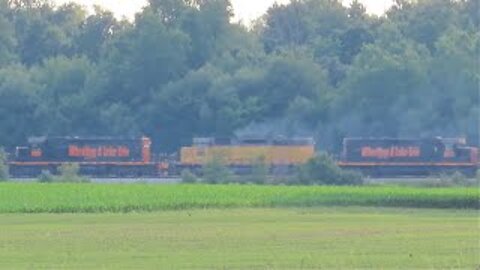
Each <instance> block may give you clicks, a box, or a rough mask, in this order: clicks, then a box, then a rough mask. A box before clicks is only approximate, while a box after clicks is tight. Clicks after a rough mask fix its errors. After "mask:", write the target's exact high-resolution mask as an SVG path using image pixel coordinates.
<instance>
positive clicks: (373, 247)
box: [0, 207, 480, 269]
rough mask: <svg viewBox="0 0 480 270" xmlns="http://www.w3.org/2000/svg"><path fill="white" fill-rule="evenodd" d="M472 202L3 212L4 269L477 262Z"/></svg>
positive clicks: (469, 265) (471, 265)
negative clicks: (463, 206) (463, 205)
mask: <svg viewBox="0 0 480 270" xmlns="http://www.w3.org/2000/svg"><path fill="white" fill-rule="evenodd" d="M478 222H479V219H478V215H477V211H476V210H448V209H436V210H435V209H433V210H427V209H402V208H362V207H329V208H324V207H321V208H318V207H317V208H306V209H299V208H283V209H282V208H277V209H264V208H256V209H251V208H250V209H245V208H243V209H210V210H191V211H190V210H189V211H165V212H157V213H127V214H121V213H118V214H112V213H110V214H108V213H104V214H27V215H26V214H1V215H0V268H1V269H59V268H61V269H65V268H67V269H93V268H97V269H98V268H102V269H139V268H143V269H321V268H324V269H325V268H327V269H353V268H356V269H358V268H364V269H413V268H416V269H418V268H421V269H426V268H430V269H433V268H435V269H441V268H443V269H445V268H446V269H454V268H456V269H476V268H477V267H478V266H480V258H479V254H480V247H479V242H478V239H479V237H480V236H479V231H478Z"/></svg>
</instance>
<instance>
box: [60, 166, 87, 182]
mask: <svg viewBox="0 0 480 270" xmlns="http://www.w3.org/2000/svg"><path fill="white" fill-rule="evenodd" d="M58 171H59V172H60V176H59V177H58V182H62V183H88V182H90V179H88V178H86V177H82V176H80V175H79V174H78V173H79V171H80V166H79V165H78V164H77V163H64V164H62V165H61V166H60V167H59V168H58Z"/></svg>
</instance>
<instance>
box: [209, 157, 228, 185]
mask: <svg viewBox="0 0 480 270" xmlns="http://www.w3.org/2000/svg"><path fill="white" fill-rule="evenodd" d="M202 180H203V182H205V183H208V184H221V183H230V182H231V181H232V180H233V175H232V172H231V171H230V170H229V169H228V167H227V166H226V165H225V162H224V160H223V158H222V156H220V155H215V156H214V157H213V158H212V159H211V160H210V161H208V162H207V163H206V164H205V166H204V167H203V179H202Z"/></svg>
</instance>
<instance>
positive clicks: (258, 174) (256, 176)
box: [245, 156, 270, 184]
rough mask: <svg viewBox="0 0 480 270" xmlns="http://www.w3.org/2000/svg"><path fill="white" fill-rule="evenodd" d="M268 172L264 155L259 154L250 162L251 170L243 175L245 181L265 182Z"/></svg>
mask: <svg viewBox="0 0 480 270" xmlns="http://www.w3.org/2000/svg"><path fill="white" fill-rule="evenodd" d="M269 174H270V166H269V165H268V164H267V163H266V161H265V157H263V156H261V157H258V158H256V159H255V160H254V162H253V163H252V171H251V173H250V175H247V176H246V177H245V181H246V182H247V183H253V184H267V183H268V180H269V179H268V177H269Z"/></svg>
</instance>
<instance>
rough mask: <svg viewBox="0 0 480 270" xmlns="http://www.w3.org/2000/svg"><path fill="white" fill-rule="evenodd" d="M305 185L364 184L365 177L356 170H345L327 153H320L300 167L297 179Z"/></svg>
mask: <svg viewBox="0 0 480 270" xmlns="http://www.w3.org/2000/svg"><path fill="white" fill-rule="evenodd" d="M296 180H297V181H298V183H299V184H304V185H338V186H344V185H362V184H363V177H362V175H361V174H359V173H356V172H350V171H344V170H342V169H341V168H340V167H338V166H337V165H336V164H335V161H334V160H333V159H332V158H331V157H330V156H329V155H328V154H326V153H320V154H318V155H317V156H316V157H314V158H312V159H310V160H309V161H308V162H307V163H306V164H304V165H302V166H300V168H299V169H298V175H297V179H296Z"/></svg>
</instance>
